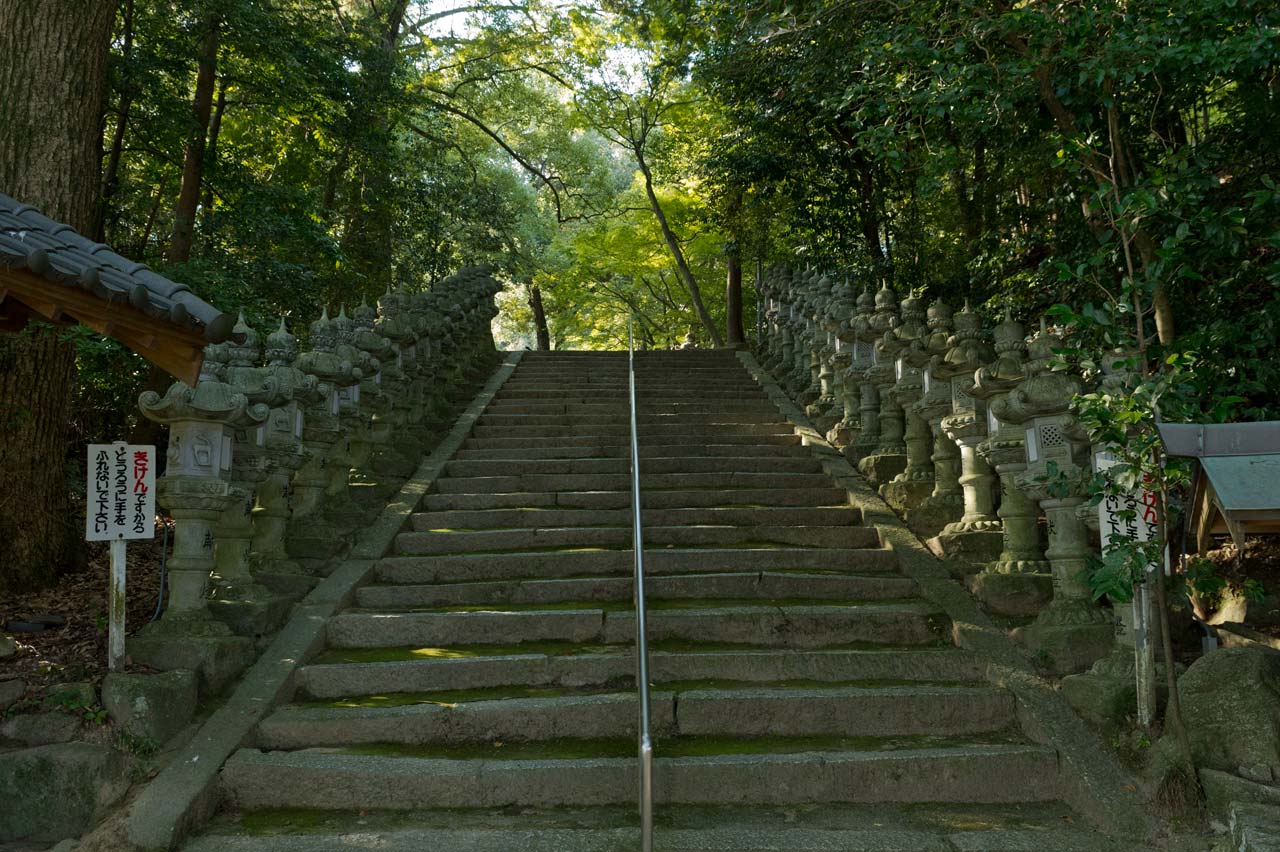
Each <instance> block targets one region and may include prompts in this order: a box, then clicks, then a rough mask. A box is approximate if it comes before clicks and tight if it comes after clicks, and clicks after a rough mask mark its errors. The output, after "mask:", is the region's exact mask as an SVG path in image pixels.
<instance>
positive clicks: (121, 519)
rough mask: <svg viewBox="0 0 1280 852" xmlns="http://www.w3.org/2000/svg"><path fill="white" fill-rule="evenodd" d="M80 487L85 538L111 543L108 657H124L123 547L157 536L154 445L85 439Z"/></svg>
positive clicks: (114, 661) (114, 660)
mask: <svg viewBox="0 0 1280 852" xmlns="http://www.w3.org/2000/svg"><path fill="white" fill-rule="evenodd" d="M87 469H88V482H87V485H86V488H85V495H86V497H87V506H86V509H85V523H84V537H85V541H109V542H111V587H110V591H109V594H108V595H107V623H108V633H107V662H108V665H109V667H110V669H111V671H116V670H117V669H119V668H120V665H121V663H123V662H124V629H125V592H124V590H125V561H126V551H125V547H126V544H127V542H128V541H129V540H130V539H137V538H155V535H156V493H155V492H156V448H155V447H154V446H153V445H150V444H126V443H124V442H123V441H117V442H116V443H114V444H90V445H89V464H88V466H87Z"/></svg>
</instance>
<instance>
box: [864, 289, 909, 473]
mask: <svg viewBox="0 0 1280 852" xmlns="http://www.w3.org/2000/svg"><path fill="white" fill-rule="evenodd" d="M897 324H898V300H897V297H895V296H894V294H893V291H892V290H890V289H889V287H888V285H887V284H886V285H884V286H883V287H881V288H880V290H879V291H877V292H876V295H875V310H874V311H873V312H872V314H871V318H870V320H869V322H868V324H867V326H866V328H865V329H863V328H861V327H860V328H859V330H858V332H857V334H858V342H859V343H865V344H867V346H868V347H869V349H870V360H869V362H860V363H866V364H867V367H866V371H865V372H864V373H863V376H862V409H861V410H862V417H861V420H862V434H861V435H859V436H858V440H857V442H856V443H855V445H854V452H855V454H856V455H857V457H858V459H859V461H858V469H859V470H861V471H862V472H863V474H864V475H867V470H868V469H870V470H872V471H874V470H875V464H876V463H875V462H873V461H871V459H872V458H873V457H875V456H876V455H877V454H878V453H879V450H880V447H881V446H883V445H884V444H885V433H884V427H885V421H884V417H883V415H884V413H885V407H884V406H885V399H884V396H883V394H882V393H881V389H882V387H883V388H888V387H889V386H891V385H892V384H893V382H894V380H895V377H894V365H893V363H892V360H891V359H890V357H889V355H888V353H887V352H883V353H882V352H881V344H882V343H883V342H884V338H885V335H887V334H888V333H889V332H890V330H891V329H893V328H894V327H895V326H896V325H897ZM863 351H865V350H863ZM855 354H861V353H860V352H858V351H857V350H855ZM890 418H891V419H892V418H893V415H892V414H890ZM898 421H899V431H898V433H897V434H896V435H895V436H893V437H892V438H891V439H890V441H889V444H890V445H891V446H890V449H893V448H894V447H895V446H896V447H899V449H898V452H899V453H903V452H905V451H906V445H905V444H902V432H901V428H900V422H901V418H900V417H899V418H898ZM864 465H865V469H864ZM903 467H906V459H905V458H903V459H902V460H901V462H900V464H886V465H885V469H884V470H883V471H882V472H881V473H880V474H878V475H879V476H880V477H881V478H880V479H878V480H873V482H879V481H887V480H889V479H892V478H893V477H894V476H896V475H897V473H898V471H900V470H902V468H903ZM868 478H869V479H870V478H871V477H870V476H869V475H868Z"/></svg>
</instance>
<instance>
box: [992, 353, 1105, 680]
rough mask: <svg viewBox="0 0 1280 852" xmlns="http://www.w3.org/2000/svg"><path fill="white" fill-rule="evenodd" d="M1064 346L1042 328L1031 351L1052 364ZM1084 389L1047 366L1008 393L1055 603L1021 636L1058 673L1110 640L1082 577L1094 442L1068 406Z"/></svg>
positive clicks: (1087, 661)
mask: <svg viewBox="0 0 1280 852" xmlns="http://www.w3.org/2000/svg"><path fill="white" fill-rule="evenodd" d="M1061 345H1062V342H1061V339H1060V338H1058V336H1057V335H1055V334H1052V333H1049V332H1046V331H1042V332H1041V333H1040V334H1039V335H1037V336H1036V338H1035V339H1034V340H1033V341H1032V342H1031V345H1030V347H1029V349H1030V354H1031V357H1032V359H1033V360H1035V361H1037V362H1041V363H1048V361H1049V359H1050V358H1051V357H1052V355H1053V351H1052V350H1053V349H1055V348H1060V347H1061ZM1080 390H1081V387H1080V381H1079V380H1078V379H1076V378H1075V377H1073V376H1069V375H1067V374H1066V373H1063V372H1053V371H1048V370H1045V371H1042V372H1039V373H1037V374H1036V375H1033V376H1031V377H1029V378H1028V379H1027V380H1026V381H1025V382H1023V383H1022V384H1021V385H1019V386H1018V387H1017V388H1015V389H1014V390H1013V391H1012V392H1010V394H1009V396H1008V397H1007V399H1006V403H1005V406H1004V408H1003V412H1004V413H1003V415H1002V417H1003V418H1007V419H1008V420H1009V422H1011V423H1014V424H1018V425H1021V426H1023V427H1024V428H1025V430H1026V431H1025V434H1026V446H1027V469H1026V470H1025V471H1023V472H1022V473H1021V474H1019V475H1018V476H1017V478H1016V482H1017V484H1018V487H1019V488H1021V489H1022V490H1023V491H1024V492H1026V494H1027V496H1028V497H1030V498H1031V499H1032V500H1035V501H1036V502H1037V503H1039V504H1040V508H1041V510H1042V511H1043V512H1044V514H1045V517H1046V518H1047V519H1048V522H1049V547H1048V548H1047V549H1046V550H1045V556H1046V557H1047V558H1048V560H1049V565H1050V570H1051V571H1052V574H1053V600H1052V602H1051V603H1050V604H1049V606H1048V607H1047V608H1046V609H1045V610H1044V611H1042V612H1041V613H1040V615H1038V616H1037V617H1036V620H1035V621H1034V622H1032V623H1031V624H1030V625H1028V626H1027V627H1025V628H1020V629H1019V631H1017V635H1018V636H1019V638H1020V639H1021V640H1022V641H1023V642H1025V644H1026V645H1027V647H1028V648H1030V649H1031V650H1032V651H1033V652H1034V653H1035V654H1036V655H1037V656H1039V657H1040V658H1041V661H1042V662H1043V664H1045V665H1046V666H1048V667H1050V668H1052V669H1053V670H1054V671H1055V672H1057V673H1060V674H1067V673H1070V672H1075V671H1079V670H1081V669H1083V668H1085V667H1087V666H1089V665H1091V664H1092V663H1094V662H1096V661H1097V660H1098V659H1100V658H1101V657H1103V656H1105V655H1106V654H1107V652H1108V651H1110V649H1111V644H1112V641H1113V635H1112V634H1113V628H1112V619H1111V615H1110V614H1109V612H1108V611H1106V610H1104V609H1103V608H1102V607H1101V606H1099V605H1098V604H1097V603H1096V602H1095V601H1094V600H1093V595H1092V594H1091V593H1090V591H1089V588H1088V585H1087V583H1086V582H1085V578H1084V574H1085V571H1086V570H1087V569H1088V563H1089V555H1090V552H1091V548H1090V546H1089V535H1088V530H1087V529H1086V527H1085V525H1084V522H1083V521H1082V520H1081V519H1080V515H1079V512H1078V509H1079V507H1080V505H1081V504H1082V503H1084V501H1085V499H1086V498H1087V496H1088V482H1087V480H1088V469H1089V460H1088V448H1089V444H1088V440H1087V438H1086V437H1085V436H1084V435H1083V434H1082V433H1081V432H1080V430H1079V428H1078V426H1077V424H1076V420H1075V417H1074V416H1073V415H1072V414H1071V413H1070V407H1071V400H1072V399H1073V398H1074V397H1075V396H1076V395H1077V394H1079V393H1080Z"/></svg>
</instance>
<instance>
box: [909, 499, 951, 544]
mask: <svg viewBox="0 0 1280 852" xmlns="http://www.w3.org/2000/svg"><path fill="white" fill-rule="evenodd" d="M963 514H964V497H963V496H961V495H960V494H942V495H939V496H933V495H930V496H929V497H927V498H926V499H925V500H924V501H923V502H921V503H920V504H919V505H918V506H916V507H915V508H913V509H911V510H909V511H908V512H907V526H908V527H910V528H911V531H912V532H913V533H915V534H916V535H918V536H920V537H921V538H924V539H929V538H933V537H934V536H935V535H937V534H938V533H940V532H942V528H943V527H945V526H946V525H947V524H950V523H953V522H955V521H958V520H960V516H961V515H963Z"/></svg>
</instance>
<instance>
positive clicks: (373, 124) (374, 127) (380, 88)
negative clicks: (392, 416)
mask: <svg viewBox="0 0 1280 852" xmlns="http://www.w3.org/2000/svg"><path fill="white" fill-rule="evenodd" d="M407 8H408V0H395V2H393V3H391V4H390V6H389V8H388V9H387V10H386V13H385V15H386V17H385V18H380V19H378V20H376V21H373V22H372V24H373V26H374V27H375V28H376V30H377V35H378V39H377V42H376V43H375V44H374V45H373V46H372V47H371V48H370V49H369V50H368V51H366V52H365V54H364V61H363V62H362V63H361V79H360V91H361V97H360V102H359V104H358V105H357V110H356V112H355V114H354V115H353V121H352V124H353V126H352V131H353V132H355V133H357V134H359V135H360V136H361V137H362V138H363V139H364V143H365V144H364V145H363V146H362V147H363V150H357V157H358V164H359V165H358V167H357V168H356V185H355V187H354V189H353V191H352V193H351V197H350V204H351V213H350V216H349V221H350V225H349V226H348V227H347V229H346V232H345V233H344V234H343V239H342V253H343V254H344V255H345V256H346V258H347V262H348V265H349V266H350V268H351V270H352V271H353V272H355V273H356V274H357V275H359V276H361V277H362V278H363V279H364V288H365V290H366V291H367V292H369V293H375V294H376V293H381V292H382V291H383V290H385V289H387V288H388V287H390V286H391V268H392V260H393V256H394V250H393V240H394V236H393V232H392V224H393V222H394V219H395V213H394V210H393V209H392V207H393V199H392V194H391V191H392V184H391V166H392V159H393V155H394V153H395V134H394V132H393V128H392V121H391V110H390V107H389V105H388V104H389V99H390V98H391V96H392V94H393V89H394V86H395V79H396V76H395V71H396V65H397V63H398V62H399V50H400V30H401V28H402V26H403V25H404V16H405V11H406V10H407ZM375 13H376V9H375Z"/></svg>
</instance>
